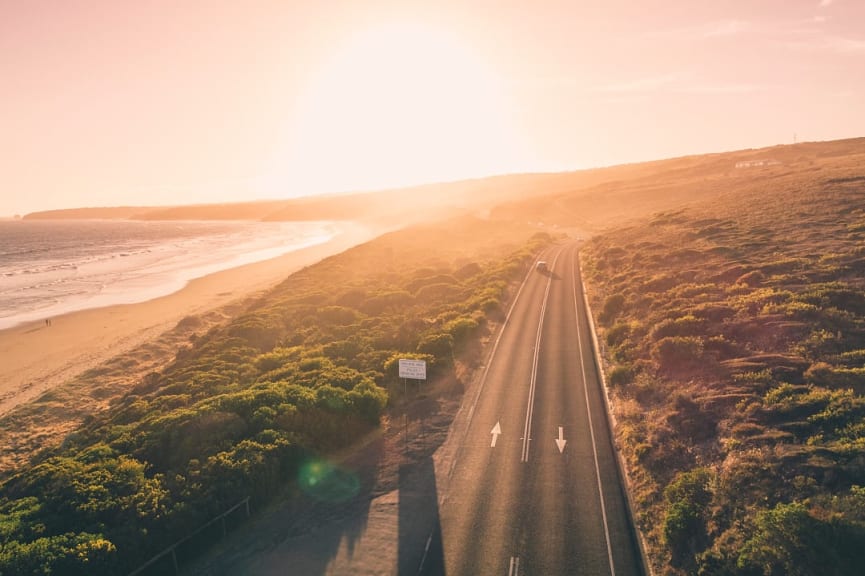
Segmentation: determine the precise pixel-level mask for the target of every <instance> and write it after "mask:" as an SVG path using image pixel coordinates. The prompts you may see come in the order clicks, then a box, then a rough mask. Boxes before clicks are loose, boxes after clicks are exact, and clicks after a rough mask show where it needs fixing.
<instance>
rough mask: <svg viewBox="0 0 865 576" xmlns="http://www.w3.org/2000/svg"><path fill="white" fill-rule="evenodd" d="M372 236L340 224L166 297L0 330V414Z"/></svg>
mask: <svg viewBox="0 0 865 576" xmlns="http://www.w3.org/2000/svg"><path fill="white" fill-rule="evenodd" d="M379 233H380V232H377V231H376V230H374V229H371V228H367V227H364V226H362V225H359V224H357V223H345V225H344V226H343V229H342V230H341V231H340V233H338V234H337V235H336V236H334V237H333V238H332V239H330V240H329V241H327V242H323V243H321V244H317V245H314V246H310V247H307V248H302V249H300V250H295V251H293V252H289V253H287V254H283V255H281V256H277V257H276V258H272V259H270V260H263V261H259V262H253V263H251V264H244V265H242V266H238V267H236V268H229V269H226V270H221V271H218V272H214V273H212V274H208V275H206V276H203V277H200V278H196V279H194V280H191V281H190V282H188V283H187V284H186V285H185V286H184V287H183V288H181V289H180V290H178V291H176V292H173V293H172V294H169V295H167V296H161V297H159V298H155V299H152V300H147V301H145V302H140V303H136V304H118V305H113V306H107V307H103V308H91V309H87V310H80V311H76V312H70V313H68V314H63V315H61V316H55V317H53V318H51V324H50V326H49V325H47V324H46V323H45V321H44V320H38V321H34V322H28V323H25V324H21V325H18V326H14V327H11V328H7V329H4V330H0V358H3V362H2V363H0V416H2V415H4V414H6V413H8V412H9V411H10V410H12V409H13V408H15V407H16V406H19V405H21V404H23V403H26V402H29V401H31V400H33V399H35V398H37V397H38V396H39V395H41V394H43V393H44V392H46V391H48V390H51V389H52V388H54V387H56V386H58V385H60V384H62V383H64V382H66V381H68V380H70V379H72V378H74V377H75V376H77V375H78V374H80V373H82V372H84V371H86V370H88V369H91V368H94V367H96V366H98V365H99V364H101V363H103V362H104V361H106V360H108V359H110V358H112V357H114V356H117V355H119V354H123V353H126V352H128V351H130V350H132V349H133V348H135V347H136V346H139V345H141V344H143V343H145V342H147V341H149V340H151V339H153V338H155V337H157V336H158V335H159V334H161V333H162V332H164V331H166V330H168V329H170V328H172V327H173V326H175V325H176V324H177V322H178V321H180V320H181V319H183V318H185V317H187V316H191V315H196V314H201V313H203V312H206V311H209V310H213V309H215V308H219V307H221V306H225V305H227V304H229V303H231V302H235V301H238V300H240V299H243V298H248V297H250V296H252V295H254V294H257V293H260V292H262V291H264V290H267V289H268V288H271V287H273V286H275V285H276V284H277V283H279V282H281V281H282V280H284V279H285V278H286V277H287V276H289V275H290V274H292V273H294V272H296V271H297V270H299V269H301V268H303V267H305V266H309V265H311V264H315V263H316V262H318V261H320V260H322V259H324V258H326V257H328V256H332V255H334V254H338V253H340V252H343V251H345V250H347V249H349V248H351V247H353V246H356V245H358V244H362V243H363V242H366V241H368V240H370V239H372V238H374V237H375V236H377V235H378V234H379Z"/></svg>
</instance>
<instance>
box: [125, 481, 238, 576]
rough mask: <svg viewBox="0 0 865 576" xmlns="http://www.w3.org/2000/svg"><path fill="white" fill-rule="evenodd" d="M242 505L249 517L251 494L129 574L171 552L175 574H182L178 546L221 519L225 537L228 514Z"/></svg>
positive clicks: (134, 573) (141, 570)
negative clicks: (178, 561)
mask: <svg viewBox="0 0 865 576" xmlns="http://www.w3.org/2000/svg"><path fill="white" fill-rule="evenodd" d="M241 506H246V517H247V518H249V496H247V497H246V498H244V499H243V500H241V501H240V502H238V503H237V504H235V505H234V506H232V507H231V508H229V509H228V510H226V511H225V512H223V513H222V514H220V515H219V516H217V517H216V518H214V519H213V520H211V521H210V522H207V523H206V524H202V525H201V526H199V527H198V528H197V529H196V530H195V531H194V532H191V533H190V534H188V535H187V536H186V537H185V538H182V539H181V540H178V541H177V542H175V543H174V544H172V545H171V546H169V547H168V548H166V549H165V550H163V551H162V552H160V553H159V554H157V555H156V556H154V557H153V558H151V559H150V560H148V561H147V562H145V563H144V564H142V565H141V566H139V567H138V568H136V569H135V570H133V571H132V572H130V573H129V576H137V575H138V574H141V573H142V572H144V571H145V570H147V569H148V568H150V567H151V566H153V565H154V564H156V563H157V562H159V561H160V560H162V559H163V558H165V557H166V556H168V555H169V554H170V555H171V563H172V565H173V566H174V574H175V576H177V575H178V574H180V566H179V565H178V563H177V547H178V546H180V545H182V544H184V543H185V542H188V541H189V540H191V539H192V538H194V537H195V536H197V535H198V534H201V533H202V532H203V531H204V530H206V529H207V528H210V527H211V526H213V525H214V524H216V523H217V522H220V521H221V522H222V537H223V538H225V536H226V534H227V533H228V531H227V529H226V526H225V517H226V516H228V515H229V514H231V513H232V512H234V511H235V510H237V509H238V508H240V507H241Z"/></svg>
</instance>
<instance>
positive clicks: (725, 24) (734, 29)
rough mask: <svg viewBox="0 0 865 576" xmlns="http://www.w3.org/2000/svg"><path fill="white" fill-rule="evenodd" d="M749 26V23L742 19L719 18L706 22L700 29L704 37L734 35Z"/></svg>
mask: <svg viewBox="0 0 865 576" xmlns="http://www.w3.org/2000/svg"><path fill="white" fill-rule="evenodd" d="M750 27H751V23H750V22H746V21H744V20H719V21H717V22H712V23H710V24H707V25H706V26H705V27H704V28H703V30H702V36H703V37H704V38H718V37H724V36H736V35H738V34H741V33H742V32H744V31H745V30H747V29H749V28H750Z"/></svg>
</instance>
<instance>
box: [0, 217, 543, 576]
mask: <svg viewBox="0 0 865 576" xmlns="http://www.w3.org/2000/svg"><path fill="white" fill-rule="evenodd" d="M550 241H551V238H550V236H548V235H546V234H536V233H535V232H534V231H533V230H532V229H530V228H528V227H521V226H514V225H512V224H508V225H503V224H501V223H498V224H496V223H492V222H489V221H482V220H476V219H471V218H465V219H460V220H455V221H451V222H450V223H449V224H446V225H436V226H424V227H414V228H411V229H407V230H404V231H400V232H394V233H390V234H386V235H384V236H382V237H380V238H378V239H376V240H374V241H372V242H370V243H367V244H364V245H361V246H358V247H356V248H353V249H351V250H348V251H347V252H344V253H342V254H340V255H338V256H334V257H331V258H328V259H326V260H324V261H322V262H320V263H319V264H317V265H315V266H311V267H308V268H305V269H303V270H301V271H300V272H298V273H296V274H293V275H292V276H290V277H289V278H287V279H286V280H285V281H284V282H283V283H282V284H280V285H278V286H277V287H276V288H274V289H273V290H272V291H271V292H270V293H268V294H266V295H265V296H263V297H262V298H260V299H259V300H257V301H256V302H254V303H253V304H252V305H251V306H249V307H248V308H247V309H246V310H245V311H243V312H242V313H240V314H238V315H236V316H235V317H234V318H233V319H232V320H230V321H229V322H227V323H224V324H220V325H216V326H214V327H212V328H211V329H209V330H207V331H206V332H202V333H196V332H193V333H192V336H191V337H190V338H189V340H188V343H187V344H186V345H184V346H182V347H181V348H180V349H178V351H177V353H176V359H175V360H174V361H173V362H172V363H171V364H170V365H168V366H167V367H166V368H164V369H163V370H160V371H157V372H152V373H150V374H149V375H147V376H146V377H144V378H143V379H141V380H140V381H139V382H138V383H136V384H135V385H134V386H133V387H132V388H131V390H130V391H129V393H128V394H125V395H124V396H122V397H121V398H120V399H119V400H116V401H115V402H113V404H112V405H111V406H110V407H108V408H107V409H105V410H103V411H102V412H99V413H96V414H94V415H92V416H90V417H89V418H87V419H86V420H85V422H84V424H83V425H82V426H81V427H79V428H78V429H76V430H75V431H74V432H73V433H71V434H70V435H69V436H67V438H66V440H65V441H64V442H63V444H62V446H60V447H59V448H53V449H48V450H45V451H43V452H42V453H40V454H39V455H38V456H36V457H35V458H34V459H33V462H32V463H31V464H30V465H29V466H22V467H20V468H19V469H18V471H17V472H15V473H10V474H7V475H6V477H5V478H4V479H3V481H2V485H0V540H2V544H0V574H3V575H4V576H11V575H15V574H22V575H23V574H27V575H30V574H58V575H59V574H62V575H64V576H66V575H75V574H81V575H84V574H86V575H90V576H94V575H100V574H121V573H124V574H125V573H129V572H130V571H131V570H133V569H135V568H136V567H137V566H140V565H141V564H142V563H144V562H146V561H147V560H148V559H149V558H151V557H152V556H153V555H154V554H156V553H158V552H159V551H161V550H163V549H165V548H166V547H168V546H171V545H173V544H174V543H176V542H177V541H178V540H181V539H183V538H184V537H186V536H187V535H189V534H190V533H192V532H194V531H195V530H196V529H197V528H198V527H200V526H202V525H203V524H205V523H207V522H208V521H210V520H211V519H213V518H214V517H216V516H218V515H219V514H221V513H223V512H224V511H226V510H228V509H230V508H231V507H232V506H234V505H236V504H238V503H239V502H243V501H244V500H245V499H246V498H249V500H248V502H249V504H250V506H251V508H252V509H253V510H255V509H257V508H259V507H261V506H263V505H265V504H266V503H267V502H268V501H269V500H271V499H272V498H274V497H275V496H276V495H277V494H279V493H280V492H284V491H285V489H286V486H287V485H290V484H296V483H306V488H307V489H309V490H313V491H314V490H316V489H322V490H324V489H326V490H331V491H333V490H336V491H340V490H342V491H345V492H347V493H349V495H350V493H351V492H352V491H353V490H355V489H356V486H354V485H353V484H352V481H351V479H350V478H343V479H341V480H339V481H337V482H330V483H327V482H323V479H324V476H325V475H327V474H328V469H327V464H326V460H323V459H322V457H323V456H326V455H328V454H333V453H335V452H337V451H339V450H340V449H345V448H346V447H350V446H352V445H353V444H355V443H357V442H358V441H359V440H360V439H362V438H363V437H364V436H366V435H368V434H370V433H374V432H375V430H376V429H377V428H378V427H380V426H381V425H382V423H383V422H386V421H387V411H388V410H393V409H399V406H400V404H401V402H402V401H403V384H402V382H401V381H400V380H399V378H398V377H397V360H398V359H399V358H420V359H424V360H426V361H427V364H428V379H430V380H431V381H435V380H436V379H442V378H444V379H448V378H449V379H451V380H453V379H454V376H453V370H454V363H455V358H458V357H460V355H461V354H463V353H465V351H466V349H467V347H468V344H469V343H471V342H474V341H476V340H477V339H479V338H480V337H481V336H482V335H483V334H485V333H486V332H487V331H489V330H490V325H491V323H494V322H496V320H497V319H499V318H500V316H501V315H502V314H503V311H502V306H503V303H504V302H505V301H506V300H507V299H508V298H509V294H510V291H511V288H512V285H513V283H514V282H515V281H517V280H518V279H519V278H521V277H522V276H523V275H524V274H525V271H526V270H527V269H528V267H529V266H530V265H531V260H532V259H533V258H534V255H535V254H536V252H537V251H538V250H539V249H540V248H541V247H542V246H544V245H545V244H547V243H549V242H550ZM431 246H434V247H435V250H434V251H431V250H430V247H431ZM196 323H197V319H196V318H194V317H189V318H187V319H186V320H184V321H183V322H182V324H188V325H189V326H187V327H194V326H195V325H196ZM97 376H98V375H94V377H97ZM167 566H168V567H169V568H168V569H170V566H171V564H170V562H169V564H168V565H167Z"/></svg>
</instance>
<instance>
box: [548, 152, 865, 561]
mask: <svg viewBox="0 0 865 576" xmlns="http://www.w3.org/2000/svg"><path fill="white" fill-rule="evenodd" d="M768 152H771V154H765V155H764V154H763V153H760V154H759V155H758V154H753V155H751V158H749V157H748V155H746V154H745V153H742V155H741V157H742V158H743V160H741V161H745V160H749V159H752V158H771V159H772V160H774V161H776V162H778V163H773V164H771V165H769V164H763V165H745V166H744V167H740V168H735V167H730V166H729V162H725V163H726V164H727V167H726V168H724V170H726V175H725V176H723V175H722V172H721V171H720V169H721V166H720V165H719V164H718V163H717V162H713V161H712V160H713V159H712V158H708V159H707V160H709V164H708V166H706V169H705V170H703V169H701V168H700V166H699V159H694V161H693V163H694V164H693V166H691V167H690V168H689V167H687V166H684V165H683V166H681V168H682V171H681V172H680V176H678V177H677V178H676V179H673V180H671V181H670V186H671V189H672V194H673V195H675V196H682V195H687V194H688V190H689V186H694V187H695V188H696V187H700V186H705V187H709V188H711V189H712V190H713V191H714V192H713V193H712V194H711V198H710V199H704V200H702V201H700V202H691V203H690V204H689V205H688V207H687V208H679V209H675V210H666V211H663V212H659V213H656V214H655V215H654V216H653V217H651V218H649V219H645V220H642V221H640V222H635V223H632V224H631V225H629V226H627V227H620V228H617V229H615V230H611V231H609V232H608V233H606V234H603V235H599V236H597V237H595V238H593V239H592V240H591V242H589V244H588V246H587V247H586V249H585V250H584V252H583V264H584V267H585V271H586V275H587V278H588V281H589V283H590V285H591V288H590V290H591V293H592V299H593V303H594V307H595V309H596V310H597V311H598V318H597V319H598V321H599V323H600V325H601V327H602V329H601V331H600V337H601V339H602V341H603V344H604V350H603V353H604V358H605V361H606V364H607V366H606V374H607V379H608V382H609V385H610V386H611V388H612V396H613V400H614V406H615V412H616V419H617V422H618V431H617V434H618V440H619V443H620V445H621V447H622V449H623V451H624V454H625V456H626V458H627V461H628V464H629V468H630V471H631V477H632V478H631V479H632V482H633V488H634V492H635V495H636V498H637V503H638V509H639V510H640V514H639V523H640V524H641V526H642V528H643V530H644V531H645V532H646V534H647V535H648V540H649V543H650V548H651V550H652V560H653V564H654V565H655V567H656V568H657V570H658V572H659V573H662V574H685V573H689V574H696V573H699V574H855V573H859V572H858V571H859V570H861V566H863V565H865V564H863V563H865V398H863V396H862V394H863V393H865V169H863V166H865V143H863V141H862V140H857V141H846V142H838V143H826V144H812V145H801V146H789V147H782V148H779V149H777V150H771V151H768ZM737 157H738V156H737ZM725 160H726V158H725ZM701 176H704V177H705V180H704V181H703V182H702V183H700V182H699V178H700V177H701ZM688 183H689V184H688ZM663 191H664V188H663V187H660V188H659V189H658V193H659V194H662V193H663ZM577 200H578V199H577V198H575V197H573V196H571V197H563V198H562V201H563V202H577Z"/></svg>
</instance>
